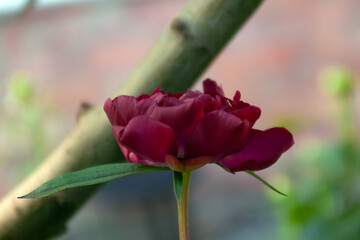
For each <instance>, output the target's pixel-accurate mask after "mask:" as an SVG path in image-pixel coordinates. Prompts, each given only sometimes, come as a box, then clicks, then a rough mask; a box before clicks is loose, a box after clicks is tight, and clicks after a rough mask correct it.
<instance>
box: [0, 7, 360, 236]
mask: <svg viewBox="0 0 360 240" xmlns="http://www.w3.org/2000/svg"><path fill="white" fill-rule="evenodd" d="M184 3H185V1H176V0H136V1H134V0H133V1H129V0H117V1H115V0H106V1H87V0H81V1H80V0H77V1H68V0H56V1H55V0H38V1H33V0H30V1H24V0H16V1H6V0H0V100H1V104H0V181H1V183H2V184H1V185H0V197H1V196H4V195H5V194H6V192H8V191H10V190H11V189H12V188H14V187H15V186H16V185H17V184H18V183H19V182H21V180H23V179H24V178H25V177H26V176H27V175H29V174H30V173H31V171H32V170H33V169H34V168H36V166H37V165H38V164H40V162H41V160H42V159H43V158H44V156H46V155H47V154H48V153H49V152H51V150H52V149H54V148H55V147H56V146H57V144H59V143H60V142H61V140H62V139H63V138H64V137H65V136H66V134H67V133H68V132H69V131H70V130H71V129H72V128H73V127H74V126H75V124H76V114H77V111H78V109H79V107H80V105H81V103H83V102H86V103H90V104H98V103H102V102H103V101H104V100H105V99H106V98H107V97H108V96H109V95H110V94H111V92H112V90H113V89H114V88H116V87H118V86H119V85H120V83H121V81H122V80H123V79H124V78H125V76H126V75H127V74H128V73H129V72H130V71H131V69H132V68H133V67H135V66H136V64H137V63H138V62H139V61H140V60H141V59H142V57H143V56H144V55H145V54H146V52H147V51H148V50H149V48H150V46H151V44H152V43H153V42H154V41H155V40H156V38H157V36H158V35H159V34H160V33H161V31H162V30H163V29H164V28H165V26H166V25H167V24H168V23H169V22H170V20H171V19H172V18H173V16H174V15H175V14H176V13H177V12H178V11H179V10H180V9H181V7H182V5H183V4H184ZM359 12H360V2H359V1H358V0H343V1H337V0H326V1H325V0H318V1H310V0H302V1H300V0H298V1H286V0H274V1H265V3H264V4H263V5H262V6H261V7H260V8H259V9H258V11H257V13H256V14H255V15H254V16H253V17H252V18H251V19H250V21H249V22H248V23H247V24H246V25H245V27H244V28H243V29H241V31H240V32H239V33H238V34H237V35H236V36H235V37H234V39H233V40H232V41H231V43H230V44H229V45H228V46H227V47H226V49H225V50H224V51H223V52H222V53H221V54H220V55H219V56H218V57H217V59H216V60H215V61H214V62H213V64H212V65H211V66H210V68H209V69H208V70H207V71H206V72H205V73H204V74H203V76H202V77H201V80H202V79H205V78H208V77H209V78H212V79H214V80H216V81H217V82H218V83H221V84H222V85H223V88H224V91H225V93H226V95H227V96H229V97H232V95H233V94H234V92H235V90H236V89H239V90H240V91H241V94H242V99H243V100H244V101H246V102H250V103H251V104H253V105H256V106H259V107H260V108H261V109H262V117H261V118H260V119H259V121H258V122H257V124H256V125H255V127H256V128H259V129H266V128H270V127H273V126H285V127H287V128H288V129H289V130H291V131H292V132H293V133H294V138H295V142H296V144H295V146H294V147H293V148H292V149H290V151H288V152H287V153H286V154H284V155H283V157H282V158H281V159H280V161H279V162H278V163H276V164H275V165H274V166H273V167H272V168H270V169H267V170H264V171H261V172H259V173H258V174H259V175H260V176H261V177H263V178H264V179H266V180H268V181H269V182H270V183H272V184H273V185H275V186H276V187H277V188H279V190H281V191H283V192H285V193H287V194H288V195H289V196H288V197H282V196H280V195H277V194H276V193H274V192H270V191H268V190H267V189H266V188H265V187H264V186H263V185H262V184H261V183H259V182H258V181H257V180H255V179H253V178H252V177H251V176H249V175H247V174H245V173H239V174H236V175H235V176H234V175H231V174H228V173H226V172H225V171H223V170H222V169H220V168H219V167H217V166H215V165H214V166H206V167H204V168H202V169H200V170H197V171H196V172H195V173H194V176H193V178H192V184H191V194H190V232H191V235H192V238H193V239H207V240H215V239H223V240H236V239H252V240H253V239H254V240H255V239H259V240H260V239H284V240H287V239H309V240H310V239H328V240H329V239H343V240H353V239H358V238H359V236H360V187H359V186H360V178H359V175H360V174H359V173H360V153H359V135H360V132H359V119H360V108H359V104H360V90H359V78H360V14H359ZM194 88H196V89H199V90H201V81H199V82H198V83H197V84H196V85H195V86H194ZM171 184H172V182H171V176H170V175H169V174H167V173H147V174H141V175H136V176H129V177H126V178H123V179H119V180H116V181H113V182H111V183H108V184H107V185H106V186H105V187H103V188H102V189H101V190H100V191H99V192H98V193H97V194H96V195H95V196H94V197H93V198H92V199H91V200H90V201H89V202H88V203H87V204H86V205H85V206H84V207H83V208H82V210H81V211H79V212H78V214H77V215H76V216H75V217H74V218H73V219H72V220H71V221H70V223H69V225H68V229H67V233H66V234H65V235H63V236H60V237H58V238H57V239H61V240H72V239H90V240H91V239H94V240H95V239H109V240H111V239H144V240H145V239H149V240H152V239H154V240H155V239H156V240H161V239H176V238H177V216H176V214H177V211H176V200H175V198H174V196H173V192H172V185H171Z"/></svg>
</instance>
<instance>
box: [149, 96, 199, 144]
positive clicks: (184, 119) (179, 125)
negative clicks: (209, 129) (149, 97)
mask: <svg viewBox="0 0 360 240" xmlns="http://www.w3.org/2000/svg"><path fill="white" fill-rule="evenodd" d="M203 108H204V105H203V104H201V103H199V102H194V101H193V102H187V103H183V104H181V105H177V106H172V107H155V108H153V110H152V112H151V113H149V117H151V118H153V119H156V120H159V121H160V122H163V123H165V124H166V125H168V126H170V127H171V128H172V129H173V130H174V131H175V132H176V133H177V136H178V137H180V138H185V137H187V136H189V135H190V133H191V132H192V131H193V129H194V127H195V125H196V124H197V122H198V121H199V120H200V119H201V118H202V117H203V116H204V112H203Z"/></svg>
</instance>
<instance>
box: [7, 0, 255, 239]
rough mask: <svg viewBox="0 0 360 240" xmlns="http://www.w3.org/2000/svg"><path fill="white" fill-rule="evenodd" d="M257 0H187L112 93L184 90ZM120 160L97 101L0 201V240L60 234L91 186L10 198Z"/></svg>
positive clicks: (232, 32) (90, 191)
mask: <svg viewBox="0 0 360 240" xmlns="http://www.w3.org/2000/svg"><path fill="white" fill-rule="evenodd" d="M261 2H262V0H206V1H204V0H190V1H188V2H187V4H186V5H185V6H184V7H183V9H182V10H181V11H180V13H179V14H178V15H177V16H176V17H175V19H174V20H173V21H172V22H171V23H170V24H169V26H168V27H167V28H166V29H165V31H164V32H163V33H162V34H161V35H160V37H159V39H158V40H157V41H156V43H155V44H154V45H153V47H152V49H151V50H150V51H149V53H148V54H147V55H146V56H145V58H144V59H143V61H142V62H141V63H140V64H139V65H138V66H137V67H136V68H135V69H134V71H133V72H132V73H131V74H130V75H129V76H128V77H127V78H126V80H125V82H124V83H123V84H122V86H121V87H120V88H119V90H118V91H116V92H115V93H114V94H113V95H112V96H116V95H121V94H127V95H138V94H141V93H144V92H150V91H151V90H153V89H154V88H156V87H161V88H163V89H164V90H166V91H177V92H180V91H184V90H187V88H189V87H190V86H191V85H192V84H193V83H194V82H195V80H196V79H197V78H198V77H199V75H200V74H201V73H202V72H203V71H204V70H205V69H206V67H207V66H208V65H209V64H210V62H211V61H212V60H213V59H214V57H215V56H216V55H217V54H218V53H219V51H220V50H221V49H222V48H223V47H224V46H225V45H226V43H227V42H228V41H229V40H230V39H231V37H232V36H233V35H234V33H235V32H236V31H237V30H238V28H239V27H240V26H242V25H243V24H244V23H245V21H246V20H247V19H248V18H249V17H250V16H251V14H252V13H253V12H254V11H255V10H256V9H257V7H258V6H259V5H260V3H261ZM122 158H123V157H122V154H121V152H120V150H119V148H118V146H117V144H116V142H115V140H114V137H113V136H112V133H111V126H110V123H109V122H108V120H107V118H106V116H105V114H104V112H103V111H102V104H100V106H98V107H94V108H92V109H91V110H89V111H88V112H87V113H86V114H84V115H83V116H82V117H81V118H80V119H79V122H78V124H77V126H76V128H75V129H74V130H73V131H72V132H71V133H70V134H69V135H68V137H66V139H65V140H64V141H63V143H62V144H61V145H60V146H59V147H58V148H57V149H56V150H55V151H54V152H53V153H52V154H51V155H50V156H49V157H48V158H47V159H46V160H45V161H44V163H43V164H42V165H41V166H40V167H39V169H38V170H37V171H35V172H34V173H33V174H32V175H31V176H30V177H29V178H28V179H26V180H25V181H24V182H23V183H22V184H20V185H19V187H18V188H16V189H15V190H14V191H13V192H11V193H9V194H8V195H7V196H6V197H5V198H4V199H3V201H2V202H1V203H0V212H1V214H0V239H6V240H8V239H27V240H30V239H47V238H49V237H51V236H54V235H56V234H60V233H61V232H63V231H64V230H65V226H66V222H67V220H68V219H69V218H70V217H71V216H72V215H73V214H75V213H76V211H77V210H78V209H79V208H80V207H81V206H82V204H83V203H84V202H85V201H86V200H87V199H88V198H89V197H90V196H91V195H92V194H93V193H94V191H95V190H96V187H86V188H81V189H71V190H65V191H62V192H59V193H57V194H54V195H53V196H50V197H45V198H40V199H34V200H19V199H17V198H16V197H18V196H21V195H24V193H28V192H30V191H31V190H33V189H34V188H36V187H38V186H39V185H40V184H42V183H44V182H45V181H47V180H49V179H51V178H54V177H56V176H58V175H60V174H63V173H66V172H71V171H75V170H79V169H82V168H86V167H90V166H94V165H100V164H104V163H111V162H117V161H119V160H120V159H122Z"/></svg>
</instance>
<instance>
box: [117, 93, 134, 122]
mask: <svg viewBox="0 0 360 240" xmlns="http://www.w3.org/2000/svg"><path fill="white" fill-rule="evenodd" d="M112 102H113V105H114V106H115V108H116V111H117V112H118V113H119V114H120V116H121V118H122V119H123V121H124V123H125V124H127V123H128V122H129V121H130V120H131V119H132V118H133V117H135V116H137V115H138V114H139V111H138V107H137V101H136V98H135V97H131V96H125V95H122V96H119V97H117V98H114V100H112Z"/></svg>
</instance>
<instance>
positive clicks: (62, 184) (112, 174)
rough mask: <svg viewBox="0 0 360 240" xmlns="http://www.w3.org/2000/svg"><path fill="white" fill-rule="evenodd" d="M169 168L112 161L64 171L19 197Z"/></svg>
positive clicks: (33, 195)
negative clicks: (72, 170)
mask: <svg viewBox="0 0 360 240" xmlns="http://www.w3.org/2000/svg"><path fill="white" fill-rule="evenodd" d="M164 170H170V169H169V168H167V167H153V166H148V165H143V164H134V163H112V164H104V165H100V166H95V167H90V168H86V169H82V170H80V171H76V172H71V173H65V174H63V175H60V176H58V177H56V178H53V179H51V180H49V181H47V182H46V183H44V184H43V185H41V186H40V187H38V188H37V189H35V190H34V191H32V192H31V193H29V194H26V195H24V196H22V197H19V198H38V197H45V196H48V195H50V194H53V193H56V192H58V191H61V190H64V189H67V188H73V187H81V186H88V185H94V184H98V183H104V182H108V181H111V180H114V179H117V178H121V177H125V176H128V175H131V174H135V173H142V172H151V171H164Z"/></svg>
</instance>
